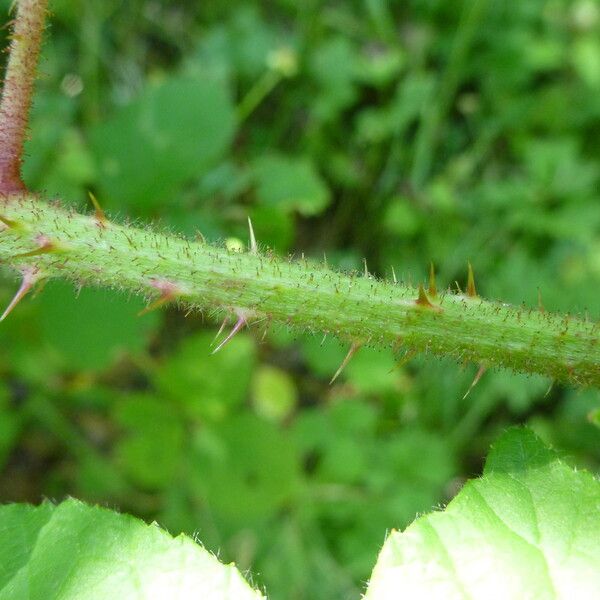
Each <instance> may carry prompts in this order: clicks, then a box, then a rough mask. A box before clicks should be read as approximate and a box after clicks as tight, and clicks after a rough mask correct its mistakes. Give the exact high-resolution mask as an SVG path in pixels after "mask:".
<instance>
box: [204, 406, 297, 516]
mask: <svg viewBox="0 0 600 600" xmlns="http://www.w3.org/2000/svg"><path fill="white" fill-rule="evenodd" d="M196 445H197V448H198V451H197V454H196V457H195V458H196V461H195V467H196V468H195V469H194V473H193V476H194V477H196V478H197V479H196V480H195V482H194V483H195V484H196V485H197V488H198V493H199V494H202V495H204V496H205V497H206V498H207V500H208V503H209V505H210V507H211V510H212V511H213V512H214V513H215V514H218V515H220V516H221V517H222V518H223V519H224V521H226V522H227V523H229V524H231V523H236V524H240V525H241V524H244V525H247V524H248V522H250V521H254V520H259V519H261V518H264V517H269V516H272V515H273V514H275V513H276V512H277V511H278V510H281V509H282V508H284V507H285V506H287V505H288V504H293V500H294V499H295V498H296V495H297V493H298V490H299V486H300V481H301V479H300V478H301V475H300V456H299V453H298V451H297V448H296V446H295V444H294V443H293V442H292V440H291V439H290V436H289V435H287V433H286V431H285V430H283V429H280V428H278V427H276V426H275V425H274V424H272V423H270V422H268V421H265V420H263V419H259V418H258V417H256V416H254V415H252V414H249V413H241V414H239V415H235V416H232V417H231V418H230V419H228V420H226V421H224V422H223V423H222V424H219V425H218V426H217V427H214V428H211V429H209V428H206V430H205V431H203V432H201V433H200V434H199V435H198V438H197V440H196Z"/></svg>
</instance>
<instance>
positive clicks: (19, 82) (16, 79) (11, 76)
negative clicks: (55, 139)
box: [0, 0, 48, 194]
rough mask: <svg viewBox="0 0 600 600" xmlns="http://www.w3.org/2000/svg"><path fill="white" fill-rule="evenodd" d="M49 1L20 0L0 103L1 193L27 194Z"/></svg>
mask: <svg viewBox="0 0 600 600" xmlns="http://www.w3.org/2000/svg"><path fill="white" fill-rule="evenodd" d="M47 5H48V0H18V2H17V15H16V18H15V20H14V22H13V27H12V35H11V44H10V50H9V51H10V55H9V59H8V66H7V69H6V76H5V79H4V87H3V89H2V100H1V101H0V194H10V193H14V192H19V191H24V190H25V185H24V184H23V181H22V179H21V164H22V162H23V144H24V142H25V135H26V131H27V124H28V120H29V110H30V108H31V99H32V95H33V87H34V82H35V77H36V70H37V62H38V56H39V53H40V46H41V43H42V33H43V30H44V23H45V19H46V12H47Z"/></svg>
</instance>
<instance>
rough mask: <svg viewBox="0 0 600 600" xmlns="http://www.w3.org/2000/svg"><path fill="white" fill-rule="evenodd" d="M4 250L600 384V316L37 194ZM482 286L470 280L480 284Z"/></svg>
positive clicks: (114, 282)
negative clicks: (339, 263)
mask: <svg viewBox="0 0 600 600" xmlns="http://www.w3.org/2000/svg"><path fill="white" fill-rule="evenodd" d="M0 217H1V218H2V222H3V223H4V225H3V227H4V229H3V231H2V232H1V233H0V260H1V261H3V262H4V263H7V264H8V265H10V266H11V267H13V268H15V269H17V270H20V271H21V272H22V273H24V274H26V275H27V276H28V277H29V278H30V280H31V279H36V280H39V279H42V278H56V277H59V278H66V279H69V280H71V281H73V282H74V283H76V284H78V285H93V286H104V287H111V288H117V289H123V290H129V291H131V292H134V293H137V294H142V295H144V296H146V297H147V298H148V299H149V301H153V304H152V306H159V305H161V304H164V303H166V302H176V303H177V304H179V305H180V306H181V307H183V308H186V309H188V310H189V309H192V310H198V311H203V312H205V313H206V314H207V315H208V316H209V317H214V318H217V317H219V318H222V317H223V316H229V317H231V318H232V319H236V320H239V319H240V318H243V319H244V320H245V321H246V322H247V323H248V324H250V325H252V324H253V323H257V322H263V323H264V322H278V323H284V324H289V325H291V326H294V327H296V328H298V329H300V330H304V331H311V332H312V331H314V332H317V331H319V332H323V333H330V334H333V335H335V336H337V337H338V338H340V339H342V340H344V341H347V342H349V343H350V344H352V345H353V346H355V347H357V346H360V345H367V344H370V345H375V346H384V347H385V346H387V347H392V348H393V349H394V350H395V351H397V352H399V353H400V352H403V351H410V350H416V351H420V352H426V353H432V354H435V355H440V356H451V357H453V358H455V359H456V360H458V361H460V362H474V363H477V364H480V365H484V366H486V367H504V368H508V369H512V370H514V371H520V372H526V373H539V374H542V375H546V376H548V377H550V378H552V379H554V380H558V381H563V382H568V383H571V384H574V385H595V386H598V385H600V344H599V343H598V342H599V334H600V329H599V327H598V323H594V322H587V321H582V320H578V319H575V318H572V317H568V316H560V315H552V314H548V313H546V312H543V311H540V310H537V309H536V310H527V309H524V308H517V307H512V306H508V305H505V304H501V303H497V302H488V301H485V300H482V299H480V298H479V297H477V296H468V295H460V294H452V293H449V292H448V293H442V294H439V295H437V294H436V295H433V294H432V293H431V292H430V294H429V296H427V295H426V293H425V291H424V290H423V289H422V288H421V289H420V290H417V289H415V288H413V287H409V286H405V285H399V284H395V283H392V282H387V281H379V280H376V279H374V278H372V277H370V276H367V277H365V276H364V275H358V274H350V275H349V274H342V273H338V272H335V271H332V270H329V269H328V268H326V267H324V266H323V265H317V264H313V263H310V262H308V261H304V260H300V261H292V260H285V259H281V258H277V257H275V256H272V255H270V254H260V253H259V254H256V253H253V252H248V253H230V252H228V251H227V250H225V249H223V248H219V247H215V246H211V245H208V244H202V243H197V242H192V241H189V240H187V239H184V238H182V237H177V236H174V235H165V234H162V233H157V232H155V231H153V230H151V229H140V228H136V227H130V226H126V225H118V224H114V223H111V222H108V221H105V220H104V218H103V215H101V214H100V215H99V214H98V213H97V214H96V216H95V217H94V216H84V215H80V214H77V213H75V212H72V211H68V210H65V209H64V208H61V207H60V206H57V205H54V204H47V203H45V202H43V201H41V200H40V199H39V198H37V197H35V196H33V195H31V194H22V195H17V196H12V197H11V200H10V202H2V201H1V200H0ZM473 289H474V288H473Z"/></svg>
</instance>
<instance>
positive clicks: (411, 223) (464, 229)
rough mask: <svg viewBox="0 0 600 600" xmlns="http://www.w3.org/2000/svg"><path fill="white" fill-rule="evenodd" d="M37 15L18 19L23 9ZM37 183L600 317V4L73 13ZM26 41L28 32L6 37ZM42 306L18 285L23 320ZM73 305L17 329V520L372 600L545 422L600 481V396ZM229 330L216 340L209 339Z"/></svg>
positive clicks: (7, 345) (59, 298)
mask: <svg viewBox="0 0 600 600" xmlns="http://www.w3.org/2000/svg"><path fill="white" fill-rule="evenodd" d="M8 5H9V1H8V0H2V1H1V2H0V6H1V8H2V10H3V11H4V13H5V14H6V11H7V10H8ZM51 6H52V11H53V18H52V21H51V25H50V35H49V38H50V39H49V40H48V41H47V42H46V44H45V47H44V58H43V62H42V67H41V78H40V82H39V86H38V93H37V98H36V103H35V110H34V114H33V118H32V126H31V139H30V141H29V144H28V148H27V153H28V158H27V163H26V180H27V182H28V184H29V185H30V186H31V188H32V189H36V190H45V191H47V192H48V194H50V195H52V196H57V197H60V198H62V199H63V200H64V201H65V202H68V203H72V204H75V205H77V206H79V207H80V208H81V209H82V210H89V206H88V201H87V191H88V190H92V191H94V193H95V194H96V195H97V196H98V198H99V199H100V201H101V203H102V204H103V206H104V207H105V209H106V210H107V211H109V212H110V213H112V214H113V215H114V214H116V215H119V216H120V217H128V218H132V219H134V220H136V221H137V222H139V223H145V222H155V223H156V222H159V223H160V224H161V226H163V227H166V228H169V229H171V230H176V231H181V232H185V233H186V234H188V235H190V236H194V235H199V233H198V232H200V233H201V234H202V235H203V236H204V237H205V238H207V239H208V240H211V241H223V240H227V241H228V243H230V244H234V245H235V244H244V245H245V244H246V243H247V230H246V227H247V226H246V217H247V215H250V216H251V218H252V220H253V223H254V229H255V231H256V233H257V236H258V238H259V240H260V242H261V243H262V244H263V245H265V246H268V247H269V248H272V249H273V250H274V251H275V252H277V253H280V254H287V253H292V252H293V253H295V255H296V256H299V255H300V253H302V252H304V253H305V254H306V255H307V256H313V257H317V258H320V257H322V256H323V253H326V255H327V260H328V262H329V264H332V265H336V266H338V267H340V268H343V269H362V260H363V258H366V259H367V261H368V268H369V270H370V272H371V273H373V274H375V275H377V276H380V277H390V272H391V271H390V269H391V267H392V266H394V267H395V269H396V272H397V273H398V276H399V277H400V275H402V279H404V280H405V281H412V282H417V281H420V280H423V279H424V277H425V273H426V271H427V269H428V265H429V261H433V262H434V263H435V265H436V267H437V271H438V278H439V280H440V281H441V282H443V285H455V284H454V282H457V284H458V285H461V286H462V285H464V282H465V278H466V263H467V260H470V261H471V262H472V263H473V264H474V266H475V270H476V274H477V276H478V287H479V291H480V292H481V293H482V294H483V295H485V296H486V297H490V298H497V299H502V300H504V301H507V302H512V303H516V304H520V303H521V302H524V303H525V304H526V306H534V307H535V306H536V305H537V302H538V290H540V291H541V294H542V297H543V302H544V305H545V307H546V309H548V310H558V311H563V312H569V313H572V314H579V315H582V316H583V315H589V318H592V319H598V316H599V313H600V296H599V294H598V290H599V289H600V287H599V285H600V188H599V184H600V143H599V141H598V140H599V139H600V1H599V0H576V1H571V0H528V1H527V2H514V1H513V0H493V1H492V0H461V1H456V2H454V1H453V2H449V1H444V0H405V1H402V2H401V1H400V0H397V1H392V0H389V1H387V2H386V1H385V0H353V1H347V0H344V1H341V0H305V1H303V2H293V1H292V0H270V1H266V0H265V1H263V2H259V1H258V0H229V1H228V2H213V1H210V0H209V1H205V2H199V1H198V2H190V1H185V2H184V1H169V2H167V1H160V0H130V1H128V2H122V1H117V0H52V1H51ZM2 35H3V36H6V30H4V31H3V32H2ZM14 287H15V283H14V280H13V279H12V277H11V276H9V275H8V274H7V275H6V276H5V277H3V279H2V281H1V284H0V300H1V301H3V302H4V303H7V302H8V301H9V299H10V296H11V294H12V293H13V292H14ZM142 307H143V303H142V301H141V300H138V299H134V298H130V297H127V296H126V295H123V294H120V293H117V292H108V291H105V290H92V289H81V290H76V289H73V287H72V286H69V285H66V284H64V283H50V284H48V285H47V286H46V287H45V289H44V290H43V293H39V294H38V295H37V296H36V297H35V298H34V299H29V300H27V301H26V302H24V303H23V304H22V305H21V306H20V307H19V308H18V310H17V311H15V313H14V314H13V315H11V318H10V319H8V320H7V321H6V322H4V323H2V326H1V327H0V375H1V382H0V413H1V414H0V469H1V471H0V500H2V501H14V500H18V501H31V502H38V501H39V500H40V499H41V498H42V497H50V498H55V499H61V498H63V497H64V496H65V495H68V494H71V495H74V496H77V497H78V498H81V499H85V500H88V501H96V502H100V503H102V504H105V505H108V506H117V507H120V508H121V509H123V510H126V511H129V512H131V513H133V514H136V515H138V516H141V517H143V518H145V519H148V520H151V519H156V520H157V521H158V522H159V523H161V524H162V525H163V526H164V527H166V528H168V529H169V530H170V531H171V532H172V533H178V532H179V531H186V532H188V533H190V534H194V535H197V536H198V539H200V540H202V542H203V543H204V544H205V545H206V546H207V547H208V548H209V549H211V550H213V551H215V552H218V553H219V555H220V557H221V558H222V559H223V560H225V561H229V560H235V561H236V562H237V564H238V565H239V566H240V567H241V569H242V570H249V571H250V573H251V574H252V578H253V580H254V581H255V583H257V584H258V585H260V586H266V588H267V589H268V590H269V593H270V595H271V597H272V598H274V599H278V598H291V599H303V598H311V599H319V598H357V597H358V596H359V594H360V591H361V589H362V587H363V584H364V582H365V580H366V579H367V577H368V574H369V572H370V570H371V568H372V566H373V564H374V562H375V559H376V555H377V551H378V549H379V547H380V545H381V543H382V542H383V539H384V536H385V532H386V530H387V529H389V528H392V527H395V528H403V527H405V526H406V525H407V524H408V523H409V522H410V521H411V520H412V519H413V518H414V517H415V515H416V514H417V513H420V512H423V511H428V510H430V509H432V508H433V507H435V506H439V505H441V504H444V503H445V502H447V501H448V500H449V499H450V498H451V497H452V496H453V495H454V494H455V493H456V491H457V490H458V489H459V488H460V485H461V483H462V482H463V481H464V479H465V478H466V477H469V476H472V475H475V474H478V473H479V471H480V467H481V460H482V457H483V456H484V454H485V452H486V450H487V447H488V445H489V444H490V442H491V441H492V440H493V439H494V438H495V436H496V435H497V434H498V433H499V432H500V431H501V430H502V429H503V428H505V427H507V426H508V425H510V424H511V423H516V422H519V423H523V422H526V423H529V424H530V425H531V426H532V427H534V428H535V430H536V431H537V432H538V433H540V434H541V435H542V436H543V437H544V438H545V439H546V440H547V441H549V442H551V443H553V444H555V445H556V446H557V447H558V448H559V449H561V450H562V451H563V452H564V453H565V454H566V455H567V456H569V457H570V458H571V459H572V460H573V461H574V462H575V463H577V464H578V465H580V466H585V467H588V468H590V469H592V470H595V471H597V470H598V467H599V465H600V431H599V430H598V429H597V428H596V426H595V425H594V421H600V418H599V417H598V415H599V414H600V412H599V411H598V410H597V409H598V408H599V407H600V396H599V394H598V391H597V390H573V389H568V388H565V387H560V386H557V385H555V386H553V387H551V386H550V383H551V382H549V381H546V380H544V379H541V378H538V377H528V376H524V375H515V374H511V373H506V372H492V373H487V374H486V375H485V377H484V378H483V379H482V380H481V382H480V383H479V384H478V386H477V387H476V388H475V389H474V390H473V391H472V392H471V394H470V395H469V396H468V397H467V398H463V396H464V394H465V392H466V391H467V389H468V388H469V385H470V383H471V381H472V379H473V376H474V374H475V372H476V371H477V366H476V365H456V364H454V363H448V362H447V361H443V360H433V359H430V358H427V357H425V358H417V359H414V360H412V361H411V362H409V363H408V364H405V365H400V366H395V365H394V361H393V358H392V356H391V354H390V353H389V352H385V351H382V350H377V349H369V348H367V349H363V350H362V351H361V352H360V353H359V354H358V355H357V356H356V357H355V358H354V360H353V361H352V362H351V363H350V364H349V366H348V368H347V369H346V370H345V372H344V374H343V375H342V377H341V378H340V379H339V380H338V381H337V382H336V384H335V385H333V386H329V385H328V381H329V379H330V378H331V375H332V374H333V373H334V372H335V370H336V369H337V367H338V365H339V364H340V361H341V360H342V358H343V356H344V355H345V353H346V348H344V347H342V346H340V345H339V344H338V343H337V341H335V340H331V339H326V340H324V341H323V340H322V339H321V338H320V337H319V338H315V337H311V336H306V335H303V334H302V332H292V331H287V330H285V328H280V329H274V330H271V331H269V332H266V334H265V332H264V331H263V330H262V329H261V328H260V326H256V327H252V328H251V329H250V331H247V332H245V333H243V334H242V335H239V336H238V337H237V338H236V339H235V340H234V341H233V342H232V343H231V344H230V345H229V346H228V347H227V348H226V349H224V350H223V351H222V352H220V353H218V354H217V355H215V356H210V355H209V353H210V350H211V342H212V339H213V337H214V335H215V332H216V327H215V326H216V325H218V324H216V323H212V322H210V319H209V318H206V319H203V318H200V317H196V316H186V315H184V314H181V313H178V312H176V311H175V310H163V311H160V312H153V313H150V314H147V315H145V316H143V317H137V316H136V315H137V313H138V312H139V311H140V309H141V308H142ZM207 317H208V316H207Z"/></svg>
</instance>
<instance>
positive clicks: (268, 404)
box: [252, 365, 298, 423]
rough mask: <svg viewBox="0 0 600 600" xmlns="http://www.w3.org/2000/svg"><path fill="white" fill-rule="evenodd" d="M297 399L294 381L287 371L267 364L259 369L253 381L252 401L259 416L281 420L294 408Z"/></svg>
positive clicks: (270, 419)
mask: <svg viewBox="0 0 600 600" xmlns="http://www.w3.org/2000/svg"><path fill="white" fill-rule="evenodd" d="M297 400H298V392H297V391H296V386H295V385H294V381H293V379H292V378H291V377H290V376H289V375H288V374H287V373H286V372H285V371H282V370H281V369H277V368H275V367H270V366H267V365H265V366H262V367H260V368H259V369H257V371H256V373H255V374H254V380H253V382H252V403H253V405H254V410H255V411H256V413H257V414H258V415H259V416H261V417H263V418H265V419H267V420H269V421H274V422H276V423H277V422H281V421H283V420H284V419H286V418H287V417H288V416H289V415H290V414H291V412H292V411H293V410H294V408H295V407H296V402H297Z"/></svg>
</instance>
